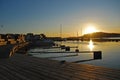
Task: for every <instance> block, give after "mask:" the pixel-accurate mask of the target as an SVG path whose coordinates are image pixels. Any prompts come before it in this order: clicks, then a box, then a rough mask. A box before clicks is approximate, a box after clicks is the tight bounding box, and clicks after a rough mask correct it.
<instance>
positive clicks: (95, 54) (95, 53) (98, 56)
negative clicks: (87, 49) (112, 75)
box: [93, 51, 102, 59]
mask: <svg viewBox="0 0 120 80" xmlns="http://www.w3.org/2000/svg"><path fill="white" fill-rule="evenodd" d="M93 57H94V59H102V52H101V51H95V52H93Z"/></svg>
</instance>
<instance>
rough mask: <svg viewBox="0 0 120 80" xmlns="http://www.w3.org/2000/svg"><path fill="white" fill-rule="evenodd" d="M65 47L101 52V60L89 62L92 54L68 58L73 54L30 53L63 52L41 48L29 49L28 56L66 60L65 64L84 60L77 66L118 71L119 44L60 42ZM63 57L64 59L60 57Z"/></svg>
mask: <svg viewBox="0 0 120 80" xmlns="http://www.w3.org/2000/svg"><path fill="white" fill-rule="evenodd" d="M58 44H59V43H58ZM62 44H65V45H66V46H78V48H79V51H86V50H87V51H88V50H89V51H91V50H99V51H102V59H100V60H91V61H89V60H90V59H93V54H92V53H79V54H78V56H69V57H65V56H67V55H74V54H75V53H60V54H57V53H49V54H40V53H30V52H31V51H33V52H38V51H64V50H61V49H59V48H52V49H43V48H36V49H31V50H30V51H29V54H32V55H33V56H35V57H42V58H50V57H52V58H50V59H54V60H66V61H67V62H74V61H81V60H86V61H84V62H79V63H78V64H92V65H97V66H104V67H109V68H114V69H120V62H119V61H120V42H93V44H90V43H89V42H76V41H70V42H62ZM75 49H76V48H71V51H75ZM60 56H64V57H60Z"/></svg>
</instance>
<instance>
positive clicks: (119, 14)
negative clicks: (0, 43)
mask: <svg viewBox="0 0 120 80" xmlns="http://www.w3.org/2000/svg"><path fill="white" fill-rule="evenodd" d="M89 24H90V25H94V27H95V28H96V30H97V31H101V32H116V33H120V0H0V33H29V32H31V33H35V34H40V33H44V34H46V35H47V36H60V26H61V27H62V36H63V37H65V36H76V35H77V32H78V34H79V35H81V34H84V32H85V29H86V27H88V26H87V25H89Z"/></svg>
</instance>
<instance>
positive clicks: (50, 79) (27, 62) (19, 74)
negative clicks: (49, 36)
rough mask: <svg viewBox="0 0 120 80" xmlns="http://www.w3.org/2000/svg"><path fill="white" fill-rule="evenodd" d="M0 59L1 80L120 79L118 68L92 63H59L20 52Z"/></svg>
mask: <svg viewBox="0 0 120 80" xmlns="http://www.w3.org/2000/svg"><path fill="white" fill-rule="evenodd" d="M0 61H1V62H0V72H1V73H0V77H1V79H3V80H7V79H8V80H9V78H10V79H17V80H120V70H116V69H109V68H104V67H99V66H93V65H85V64H76V63H70V62H65V63H61V62H60V61H56V60H49V59H44V58H35V57H30V56H25V55H20V54H16V55H15V56H13V57H11V58H9V59H1V60H0ZM6 72H7V73H6ZM3 74H4V75H3ZM5 75H6V76H5ZM4 77H6V78H4Z"/></svg>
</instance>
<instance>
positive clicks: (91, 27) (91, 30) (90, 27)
mask: <svg viewBox="0 0 120 80" xmlns="http://www.w3.org/2000/svg"><path fill="white" fill-rule="evenodd" d="M94 32H97V29H96V28H95V26H94V25H88V26H87V27H86V28H85V32H84V34H89V33H94Z"/></svg>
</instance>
